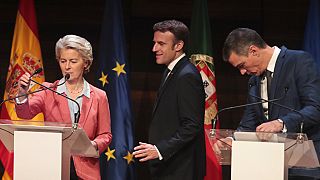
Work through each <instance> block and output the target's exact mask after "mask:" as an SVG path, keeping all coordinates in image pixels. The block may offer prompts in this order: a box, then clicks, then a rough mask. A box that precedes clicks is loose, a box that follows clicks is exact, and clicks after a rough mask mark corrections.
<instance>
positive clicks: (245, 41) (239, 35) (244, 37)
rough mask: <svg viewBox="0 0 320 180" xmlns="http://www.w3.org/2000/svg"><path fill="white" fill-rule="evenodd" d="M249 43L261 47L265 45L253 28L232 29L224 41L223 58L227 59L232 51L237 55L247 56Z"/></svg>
mask: <svg viewBox="0 0 320 180" xmlns="http://www.w3.org/2000/svg"><path fill="white" fill-rule="evenodd" d="M251 45H255V46H257V47H258V48H262V49H263V48H266V47H267V44H266V43H265V41H264V40H263V39H262V38H261V36H260V35H259V34H258V33H257V32H256V31H255V30H252V29H249V28H237V29H235V30H233V31H232V32H231V33H230V34H229V35H228V37H227V38H226V41H225V42H224V45H223V60H224V61H229V58H230V55H231V53H232V52H234V53H235V54H237V55H242V56H248V50H249V46H251Z"/></svg>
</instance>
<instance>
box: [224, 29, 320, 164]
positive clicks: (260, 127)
mask: <svg viewBox="0 0 320 180" xmlns="http://www.w3.org/2000/svg"><path fill="white" fill-rule="evenodd" d="M223 58H224V60H225V61H226V62H229V63H230V64H231V65H232V66H234V67H236V68H238V69H239V71H240V73H241V74H242V75H244V74H249V75H252V77H251V78H250V79H249V83H248V84H249V86H248V89H249V92H248V103H254V102H259V101H261V98H262V99H269V100H272V99H278V98H279V100H278V101H277V102H276V103H277V104H280V105H282V106H285V107H288V108H284V107H280V106H279V105H277V104H273V103H263V104H262V105H261V104H259V105H255V106H248V107H246V109H245V112H244V115H243V117H242V119H241V122H240V125H239V127H238V130H241V131H260V132H275V133H281V132H289V133H299V132H301V131H302V132H303V133H306V134H307V136H308V138H309V139H311V140H313V143H314V146H315V149H316V152H317V155H318V158H319V157H320V94H319V93H320V74H319V70H318V69H317V66H316V64H315V61H314V60H313V58H312V57H311V55H310V54H309V53H307V52H304V51H299V50H290V49H287V48H286V47H284V46H282V47H281V48H278V47H277V46H273V47H271V46H269V45H268V44H266V43H265V41H264V40H263V39H262V38H261V37H260V35H259V34H258V33H257V32H256V31H254V30H252V29H249V28H237V29H235V30H233V31H232V32H231V33H230V34H229V35H228V37H227V38H226V40H225V43H224V48H223ZM268 74H269V77H268ZM265 75H266V76H267V77H265ZM289 108H291V109H294V110H296V111H299V112H295V111H292V110H290V109H289ZM301 124H303V126H302V129H301Z"/></svg>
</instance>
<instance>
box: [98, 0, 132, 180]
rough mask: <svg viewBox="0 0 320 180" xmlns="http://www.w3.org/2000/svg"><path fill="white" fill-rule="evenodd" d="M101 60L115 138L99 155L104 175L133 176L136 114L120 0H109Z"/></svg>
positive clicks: (118, 179) (101, 83)
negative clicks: (131, 90) (131, 95)
mask: <svg viewBox="0 0 320 180" xmlns="http://www.w3.org/2000/svg"><path fill="white" fill-rule="evenodd" d="M98 61H99V68H98V72H97V87H99V88H101V89H103V90H105V91H106V93H107V96H108V99H109V107H110V114H111V132H112V142H111V144H110V146H109V147H108V149H107V150H106V152H105V153H103V154H102V155H101V157H100V168H101V177H102V179H108V180H130V179H134V178H135V174H134V159H133V156H132V152H133V145H134V144H133V142H134V141H133V139H134V137H133V117H132V112H131V100H130V87H129V82H128V79H129V78H128V75H129V67H128V64H127V56H126V50H125V38H124V25H123V17H122V8H121V0H107V1H106V7H105V12H104V19H103V23H102V29H101V35H100V47H99V56H98ZM101 113H103V112H101Z"/></svg>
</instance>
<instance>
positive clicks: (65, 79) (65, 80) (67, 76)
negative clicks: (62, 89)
mask: <svg viewBox="0 0 320 180" xmlns="http://www.w3.org/2000/svg"><path fill="white" fill-rule="evenodd" d="M41 71H42V68H39V69H37V70H36V71H35V72H34V73H33V74H32V75H31V76H30V78H31V77H32V76H34V75H36V74H39V73H40V72H41ZM69 78H70V74H66V75H65V76H64V81H63V82H62V83H60V84H58V85H55V86H51V87H50V88H53V87H58V86H61V85H63V84H65V83H66V82H67V80H68V79H69ZM44 90H45V89H38V90H35V91H31V92H28V93H25V94H21V95H18V96H14V97H10V98H7V99H5V100H3V101H2V102H1V103H0V107H1V106H2V104H3V103H5V102H7V101H11V100H14V99H16V98H19V97H22V96H28V95H30V94H34V93H37V92H40V91H44Z"/></svg>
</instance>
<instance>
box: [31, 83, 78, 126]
mask: <svg viewBox="0 0 320 180" xmlns="http://www.w3.org/2000/svg"><path fill="white" fill-rule="evenodd" d="M30 81H32V82H34V83H36V84H38V85H39V86H41V87H43V88H45V89H47V90H49V91H52V92H54V93H56V94H58V95H59V96H62V97H65V98H67V99H68V100H70V101H72V102H74V103H76V105H77V106H78V112H76V113H75V114H74V123H73V124H72V128H73V129H75V130H76V129H78V122H79V118H80V105H79V103H78V102H77V101H75V100H74V99H71V98H69V97H68V96H65V95H64V94H62V93H59V92H57V91H54V90H53V89H51V88H49V87H47V86H44V85H42V84H40V83H38V82H37V81H35V80H33V79H30Z"/></svg>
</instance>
